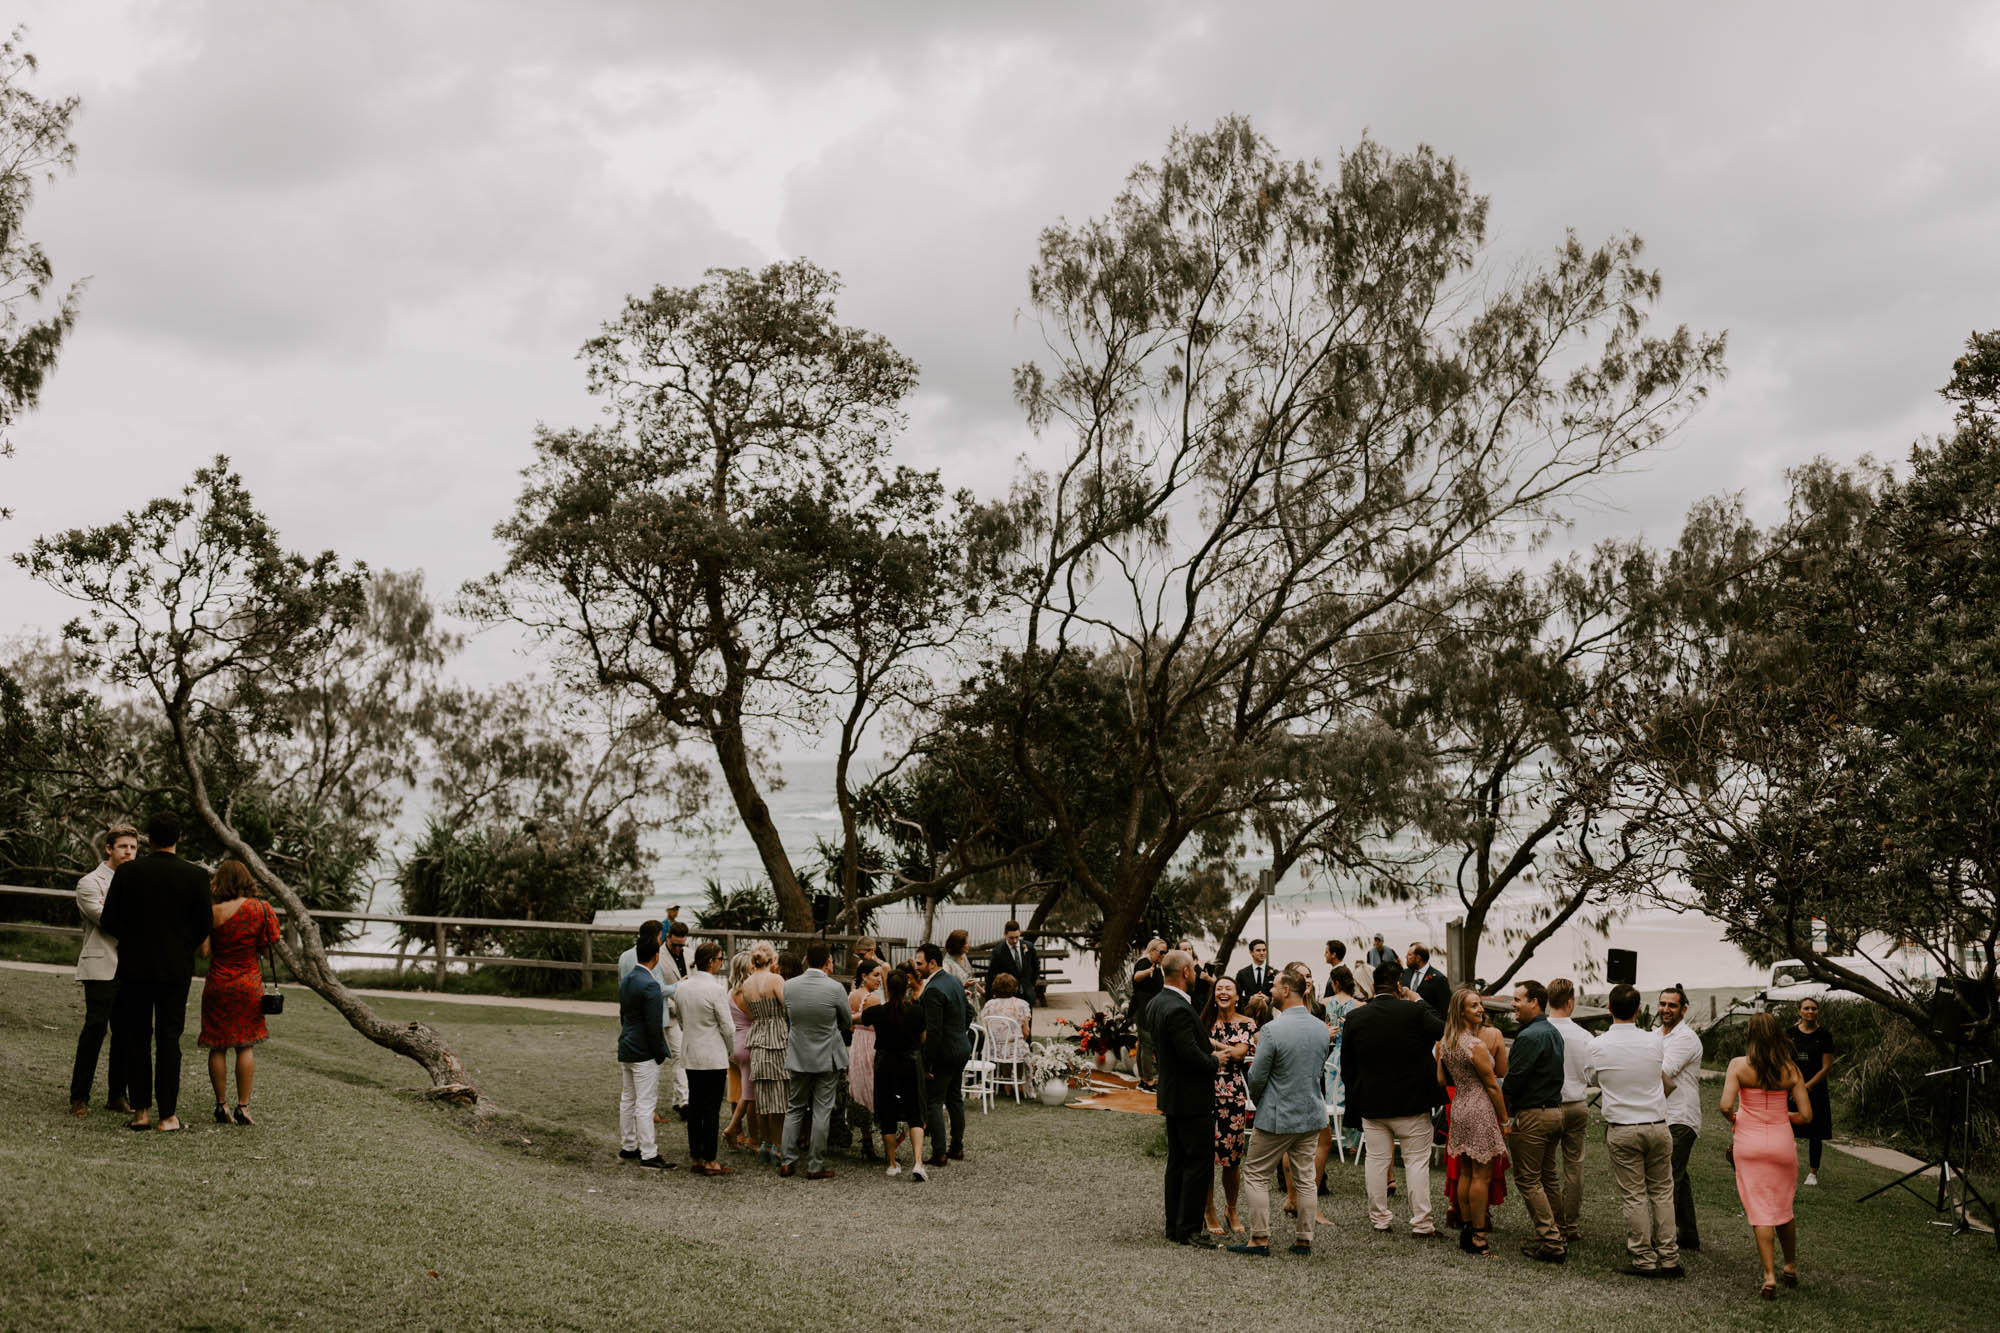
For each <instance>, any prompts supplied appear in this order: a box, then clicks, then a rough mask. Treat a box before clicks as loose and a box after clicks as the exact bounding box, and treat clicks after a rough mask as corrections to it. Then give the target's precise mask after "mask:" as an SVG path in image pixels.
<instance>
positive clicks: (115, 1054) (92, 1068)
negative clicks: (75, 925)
mask: <svg viewBox="0 0 2000 1333" xmlns="http://www.w3.org/2000/svg"><path fill="white" fill-rule="evenodd" d="M138 854H139V830H137V829H135V828H133V827H132V826H131V825H130V824H113V825H112V826H111V827H110V828H108V829H106V830H105V831H104V859H103V860H102V861H101V862H99V863H98V866H97V869H95V870H93V871H91V872H90V873H89V874H88V875H85V876H84V877H83V878H82V879H79V880H78V881H77V882H76V910H77V915H79V916H81V917H82V918H83V952H82V953H80V954H78V955H77V959H76V979H77V980H78V981H79V982H81V983H82V984H83V1031H82V1032H81V1033H80V1034H78V1036H77V1039H76V1061H75V1063H74V1064H73V1065H72V1066H71V1068H70V1075H69V1113H70V1114H71V1115H74V1116H87V1115H89V1114H90V1085H91V1084H93V1083H95V1082H96V1081H97V1055H98V1052H99V1051H101V1050H102V1049H103V1048H104V1030H105V1028H106V1026H108V1025H109V1024H110V1023H111V1011H112V1010H113V1009H114V1008H115V1007H116V1004H117V1000H118V941H117V940H115V939H113V938H112V937H111V936H110V935H107V934H105V933H104V923H103V917H104V894H105V891H106V890H108V889H109V888H110V887H111V876H112V873H113V872H114V871H116V870H117V869H118V867H119V866H122V865H124V864H125V863H126V862H127V861H130V860H131V859H132V858H134V857H136V856H137V855H138ZM130 1038H131V1034H130V1033H129V1032H124V1031H121V1030H118V1029H115V1028H114V1029H113V1031H112V1033H111V1067H110V1069H109V1070H107V1071H106V1075H105V1097H104V1105H105V1108H106V1109H107V1110H112V1111H123V1112H125V1113H127V1114H128V1115H129V1114H130V1113H131V1110H132V1106H131V1103H130V1102H128V1101H127V1100H126V1098H125V1065H126V1063H127V1057H126V1046H127V1044H128V1042H129V1040H130Z"/></svg>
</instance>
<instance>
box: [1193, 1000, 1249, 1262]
mask: <svg viewBox="0 0 2000 1333" xmlns="http://www.w3.org/2000/svg"><path fill="white" fill-rule="evenodd" d="M1203 1017H1204V1018H1206V1019H1208V1021H1209V1026H1208V1035H1209V1038H1210V1040H1211V1041H1212V1042H1213V1044H1214V1045H1215V1048H1216V1049H1215V1160H1216V1162H1217V1164H1219V1165H1220V1166H1221V1167H1222V1197H1223V1204H1224V1206H1225V1208H1226V1209H1227V1210H1228V1217H1227V1226H1228V1228H1229V1229H1230V1230H1231V1231H1241V1230H1243V1224H1242V1223H1241V1222H1239V1221H1237V1220H1236V1191H1237V1188H1238V1187H1239V1186H1240V1185H1241V1184H1242V1183H1243V1145H1244V1144H1245V1143H1246V1142H1247V1141H1248V1140H1249V1138H1250V1121H1251V1119H1252V1114H1251V1111H1250V1057H1251V1056H1252V1055H1254V1054H1256V1051H1257V1025H1256V1024H1255V1023H1253V1022H1251V1021H1250V1019H1249V1018H1248V1017H1247V1016H1246V1015H1244V1014H1241V1013H1238V1012H1237V1010H1236V983H1235V982H1234V981H1232V980H1231V979H1230V978H1228V977H1217V978H1216V979H1215V991H1214V993H1213V995H1212V996H1211V997H1210V999H1209V1004H1208V1011H1207V1013H1205V1014H1204V1015H1203ZM1208 1231H1209V1234H1210V1235H1212V1236H1220V1235H1221V1234H1222V1224H1218V1223H1217V1221H1216V1219H1215V1184H1214V1181H1213V1179H1212V1178H1211V1180H1210V1182H1209V1194H1208Z"/></svg>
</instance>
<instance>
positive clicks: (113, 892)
mask: <svg viewBox="0 0 2000 1333" xmlns="http://www.w3.org/2000/svg"><path fill="white" fill-rule="evenodd" d="M180 840H181V821H180V818H179V816H177V815H175V814H174V813H172V812H171V811H163V812H161V813H159V814H156V815H154V816H153V817H152V818H151V819H149V820H147V821H146V843H147V847H148V851H147V854H146V855H144V856H141V855H140V854H139V830H138V829H136V828H133V827H132V826H130V825H128V824H115V825H113V826H112V827H110V828H109V829H106V830H105V832H104V836H103V839H102V846H103V860H102V861H101V862H100V863H99V864H98V866H97V868H96V869H94V870H92V871H90V873H88V874H86V875H84V876H83V877H82V878H81V879H79V880H78V881H77V886H76V907H77V912H78V914H79V915H81V916H82V918H83V924H84V936H83V947H82V950H81V951H80V952H79V953H78V955H77V964H76V979H77V981H78V982H79V983H81V984H82V987H83V1031H82V1032H81V1033H79V1034H78V1036H77V1042H76V1057H75V1060H74V1061H73V1062H72V1064H71V1067H70V1084H69V1113H70V1114H71V1115H73V1116H77V1117H83V1116H87V1115H89V1114H90V1095H91V1089H92V1088H93V1086H94V1085H95V1084H96V1081H97V1067H98V1062H99V1057H100V1056H101V1055H102V1054H103V1052H104V1045H105V1037H106V1035H107V1033H108V1035H109V1037H110V1044H111V1050H110V1055H109V1058H108V1059H106V1060H105V1061H104V1063H105V1065H106V1075H105V1100H104V1106H105V1109H107V1110H111V1111H115V1112H118V1113H119V1114H122V1115H127V1116H130V1117H131V1119H130V1120H128V1121H127V1122H126V1123H127V1128H130V1129H135V1130H153V1131H155V1132H165V1133H172V1132H174V1131H177V1130H179V1129H181V1128H182V1123H181V1118H180V1092H181V1036H182V1033H183V1032H184V1031H185V1029H186V1026H187V1002H188V989H189V986H190V984H191V983H192V981H193V978H194V973H195V960H196V959H197V958H206V959H208V974H207V976H206V978H205V979H204V980H203V982H202V989H201V1031H200V1035H199V1038H198V1045H199V1046H200V1047H202V1048H203V1049H205V1050H207V1051H208V1077H209V1082H210V1083H211V1085H212V1086H213V1088H214V1091H215V1123H216V1124H218V1125H252V1124H255V1123H256V1120H255V1119H254V1118H253V1117H252V1115H251V1113H250V1092H251V1088H252V1086H253V1083H254V1081H255V1078H256V1071H257V1058H256V1050H257V1047H258V1045H259V1044H260V1043H262V1042H263V1041H264V1040H265V1039H266V1038H267V1037H268V1036H269V1035H270V1034H269V1032H268V1030H267V1028H266V1026H265V1022H264V1007H263V1006H264V985H263V976H262V965H261V964H260V962H259V961H258V960H259V954H260V952H262V951H264V950H267V949H269V948H270V947H271V945H272V944H273V943H275V942H276V940H277V938H278V916H277V913H276V912H274V911H273V910H272V909H271V907H270V905H269V904H268V903H266V902H264V901H263V899H262V897H261V896H260V895H259V893H258V889H257V882H256V880H255V878H254V877H253V876H252V875H251V873H250V871H249V869H248V867H246V866H245V865H244V864H243V863H242V862H241V861H237V860H233V859H231V860H225V861H223V862H222V863H221V864H220V865H219V866H217V867H216V869H215V870H214V871H213V872H212V873H211V872H209V871H207V870H204V869H202V867H200V866H198V865H196V864H194V863H193V862H191V861H187V860H184V859H183V858H182V857H181V856H180V855H179V849H180ZM274 975H275V972H274ZM232 1068H233V1069H234V1072H235V1075H236V1100H235V1101H234V1102H231V1101H230V1100H229V1075H230V1072H231V1070H232ZM156 1104H157V1112H158V1118H157V1119H155V1118H154V1113H155V1109H156Z"/></svg>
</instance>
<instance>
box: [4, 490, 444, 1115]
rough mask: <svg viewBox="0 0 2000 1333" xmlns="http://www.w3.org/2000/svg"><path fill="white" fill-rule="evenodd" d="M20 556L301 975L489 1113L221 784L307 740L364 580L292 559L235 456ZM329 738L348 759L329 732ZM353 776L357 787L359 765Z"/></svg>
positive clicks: (338, 568) (362, 604)
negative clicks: (154, 747) (223, 773)
mask: <svg viewBox="0 0 2000 1333" xmlns="http://www.w3.org/2000/svg"><path fill="white" fill-rule="evenodd" d="M17 560H18V562H19V563H20V564H21V565H22V567H23V568H25V569H26V570H28V572H29V573H31V574H32V575H34V576H35V577H36V578H38V579H40V580H41V581H43V582H44V583H47V584H48V585H49V586H50V587H52V588H54V589H56V590H57V591H58V592H61V593H63V594H64V595H66V596H68V597H70V598H72V599H73V600H75V601H77V602H79V603H81V604H82V608H83V609H82V614H81V615H79V616H78V617H77V618H76V619H74V620H72V621H70V622H69V624H68V625H67V626H65V627H64V630H63V634H64V638H65V639H66V640H67V641H68V642H69V643H70V644H71V645H72V646H73V648H74V650H75V652H76V653H77V654H78V656H79V658H80V659H81V660H82V661H83V662H85V663H86V664H87V665H89V666H90V667H92V668H93V669H95V670H97V671H98V672H99V673H100V674H102V675H103V676H104V677H105V678H106V679H107V680H109V681H110V682H111V683H112V684H113V685H115V686H120V687H126V688H132V689H136V690H139V691H141V692H142V693H143V694H144V695H145V696H146V697H147V698H148V699H149V700H150V701H151V702H152V704H153V705H154V706H156V707H157V708H158V709H159V715H160V716H162V717H163V718H164V720H165V722H166V725H167V729H168V732H169V734H170V736H171V738H172V743H173V753H174V755H175V757H176V758H177V759H178V761H179V765H180V769H181V774H182V777H183V778H184V781H185V784H186V785H185V790H186V794H187V799H188V800H189V802H190V803H191V804H192V805H193V807H194V810H195V814H196V815H197V817H198V818H199V819H200V820H201V822H202V824H203V825H204V826H205V827H206V828H207V829H208V831H209V833H210V834H211V835H212V836H213V837H214V838H215V840H216V841H217V842H218V843H220V844H221V846H222V847H223V848H225V849H226V850H227V851H228V853H229V854H230V855H232V856H234V857H236V858H237V859H239V860H241V861H242V862H243V863H244V864H245V865H246V866H247V867H249V869H250V872H251V874H253V875H254V876H256V878H257V881H258V882H259V883H260V884H261V885H262V886H263V887H264V888H265V889H266V891H268V892H269V893H270V894H271V896H273V897H274V898H276V899H277V900H278V901H279V902H280V903H282V904H283V905H284V907H285V909H286V912H287V913H288V914H289V916H290V918H291V925H292V928H293V934H292V937H291V941H290V942H282V941H281V943H280V946H279V948H280V952H281V953H282V955H283V956H284V958H285V961H286V962H287V963H288V964H289V965H290V966H291V968H292V971H293V972H294V973H295V974H296V975H297V976H298V978H299V980H301V981H302V982H304V983H305V984H306V985H307V986H309V987H311V988H312V989H313V990H314V991H316V992H318V993H319V994H320V995H321V996H322V997H324V998H325V1000H326V1001H327V1003H329V1004H331V1005H332V1006H333V1007H334V1009H336V1010H337V1011H338V1012H339V1013H340V1015H341V1016H342V1017H343V1018H345V1019H346V1020H347V1021H348V1023H349V1024H350V1025H351V1026H353V1027H354V1028H355V1030H356V1031H358V1032H360V1033H361V1034H362V1035H363V1036H365V1037H367V1038H368V1039H369V1040H371V1041H374V1042H376V1043H377V1044H379V1045H382V1046H385V1047H387V1048H388V1049H390V1050H392V1051H395V1052H396V1053H397V1054H399V1055H403V1056H406V1057H408V1058H409V1059H411V1060H414V1061H416V1062H417V1063H418V1064H419V1065H421V1066H422V1067H423V1069H424V1071H425V1073H426V1074H427V1075H429V1077H430V1080H431V1088H430V1095H432V1096H436V1097H442V1098H447V1099H450V1100H454V1101H466V1102H472V1103H477V1101H478V1098H479V1092H478V1089H477V1088H476V1087H475V1086H474V1085H473V1084H472V1081H471V1079H470V1077H469V1076H468V1075H467V1073H466V1070H465V1066H464V1064H463V1063H462V1062H461V1061H460V1060H459V1058H458V1056H457V1055H456V1054H455V1053H453V1051H452V1050H451V1048H450V1047H449V1046H448V1045H446V1044H445V1042H444V1040H443V1038H442V1037H441V1036H439V1034H438V1033H437V1032H436V1031H435V1030H434V1029H432V1028H431V1027H429V1026H428V1025H426V1024H423V1023H407V1024H405V1023H391V1022H389V1021H387V1020H385V1019H383V1018H382V1017H380V1016H379V1015H378V1014H376V1013H375V1011H374V1010H373V1009H371V1008H370V1007H369V1006H368V1004H367V1003H366V1002H365V1001H364V1000H362V999H361V998H360V997H359V996H357V995H355V994H354V993H353V992H352V991H350V990H349V989H348V988H347V987H346V985H345V984H343V983H342V982H341V980H340V978H339V976H338V975H337V974H336V973H335V972H334V970H333V968H332V966H331V965H330V963H329V962H328V960H327V956H326V949H325V945H324V943H323V941H322V937H321V932H320V929H319V926H318V925H317V923H315V922H314V921H313V919H312V917H311V916H310V915H309V913H308V910H307V904H306V902H305V900H304V897H303V896H302V894H301V893H300V891H299V889H298V888H297V887H296V886H295V885H294V884H293V883H292V882H291V880H290V879H289V878H288V877H287V876H285V875H283V874H281V873H280V872H279V871H278V869H277V868H276V867H275V866H274V865H273V864H272V859H271V858H267V857H265V856H264V855H263V854H261V853H260V852H259V850H258V849H257V847H256V846H255V845H253V843H252V842H251V841H250V840H249V839H248V838H246V837H245V835H244V833H243V831H242V830H240V829H239V828H238V827H237V825H236V823H235V822H234V820H233V819H232V817H231V812H230V811H228V810H227V809H226V807H225V806H224V804H222V803H221V802H220V801H219V800H218V795H217V789H216V787H215V786H214V785H213V783H212V782H211V769H212V764H213V762H214V758H215V756H216V755H217V754H228V753H234V752H235V751H236V747H235V746H233V745H231V744H229V743H228V742H229V741H230V740H231V739H232V738H235V737H241V736H266V735H275V736H286V735H288V734H296V732H297V731H298V728H299V724H300V717H301V715H302V710H301V707H300V703H299V701H300V699H301V698H310V697H311V691H312V690H313V688H314V686H315V684H316V682H320V681H322V680H323V679H324V678H325V676H326V675H327V674H328V673H331V672H335V671H337V670H338V669H339V663H340V662H341V661H342V660H343V659H344V658H346V657H347V656H348V654H349V651H350V645H351V641H352V636H353V634H354V633H355V631H356V628H357V626H360V625H363V624H364V623H365V622H366V619H367V617H368V615H369V597H368V581H367V578H366V574H365V571H364V570H363V569H362V568H360V567H358V566H350V565H347V564H345V563H343V562H342V561H341V560H340V558H339V557H338V556H336V555H334V554H333V553H332V552H331V551H328V552H323V553H321V554H320V555H318V556H314V557H310V558H308V557H306V556H302V555H298V554H295V553H292V552H289V551H286V550H285V549H284V548H283V546H282V545H281V544H280V543H279V540H278V535H277V533H276V531H275V530H274V529H273V528H272V527H271V524H270V522H269V521H268V520H267V519H266V518H265V517H264V516H263V515H262V514H261V513H259V512H258V511H257V509H256V507H255V505H254V504H253V503H252V501H251V497H250V493H249V491H248V490H247V489H246V488H245V487H244V485H243V481H242V478H241V477H239V476H237V475H236V474H235V473H234V472H232V471H230V469H229V465H228V460H227V459H222V458H218V459H216V461H215V462H214V463H213V464H212V465H211V466H208V467H204V468H200V469H198V470H197V471H196V472H195V475H194V481H193V483H192V484H191V485H189V486H188V487H187V488H185V489H184V490H183V491H182V493H181V494H180V495H178V496H175V497H170V498H166V499H159V500H154V501H152V502H151V503H149V504H147V505H146V506H144V507H143V508H141V509H137V510H134V511H131V512H128V513H127V514H126V515H125V516H124V517H123V518H121V519H119V520H118V521H116V522H113V523H110V524H106V525H105V526H103V527H99V528H90V529H77V530H74V531H70V532H66V533H62V534H59V535H57V536H53V537H42V538H39V539H37V540H36V542H35V543H34V545H33V546H32V547H31V548H30V549H29V550H28V552H27V553H26V554H25V555H22V556H19V557H17ZM306 711H308V712H309V711H310V710H306ZM317 716H319V717H321V718H324V719H329V720H330V719H334V718H337V717H338V716H339V714H338V713H337V712H334V711H322V712H320V713H319V714H317ZM329 725H330V726H331V725H334V724H333V723H332V722H331V721H329ZM320 740H321V742H322V743H323V744H322V745H321V747H320V748H322V749H328V750H331V751H334V752H339V751H341V750H343V749H344V746H343V745H342V744H341V743H340V742H338V741H336V740H335V739H334V738H333V735H332V733H331V732H329V733H326V734H323V735H322V736H321V737H320ZM307 748H308V749H311V748H313V747H312V742H311V738H310V736H308V739H307ZM337 766H338V765H336V767H337ZM321 767H325V766H324V765H322V766H321ZM345 771H346V772H347V773H348V777H347V778H344V779H341V781H343V782H351V781H352V780H353V777H354V774H355V773H356V772H358V771H360V770H359V769H356V768H351V767H350V768H348V769H346V770H345Z"/></svg>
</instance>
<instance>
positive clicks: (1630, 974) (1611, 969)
mask: <svg viewBox="0 0 2000 1333" xmlns="http://www.w3.org/2000/svg"><path fill="white" fill-rule="evenodd" d="M1604 979H1605V980H1606V981H1607V982H1609V983H1610V984H1611V985H1613V986H1636V985H1638V984H1639V955H1638V954H1637V953H1635V952H1634V951H1632V950H1631V949H1607V950H1605V951H1604Z"/></svg>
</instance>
